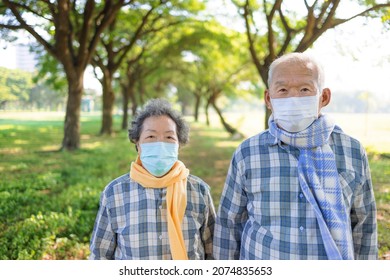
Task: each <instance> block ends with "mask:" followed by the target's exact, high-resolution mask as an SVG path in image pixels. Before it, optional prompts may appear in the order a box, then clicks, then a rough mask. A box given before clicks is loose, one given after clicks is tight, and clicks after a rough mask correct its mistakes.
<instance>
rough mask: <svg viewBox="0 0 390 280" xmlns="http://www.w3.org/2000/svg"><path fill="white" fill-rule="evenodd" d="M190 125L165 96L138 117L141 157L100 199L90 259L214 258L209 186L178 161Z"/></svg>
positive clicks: (134, 133)
mask: <svg viewBox="0 0 390 280" xmlns="http://www.w3.org/2000/svg"><path fill="white" fill-rule="evenodd" d="M188 133H189V129H188V126H187V125H186V123H185V122H184V120H183V119H182V118H181V116H180V115H179V114H178V113H177V112H176V111H174V110H172V108H171V106H170V104H169V103H168V102H167V101H165V100H163V99H154V100H151V101H150V102H149V103H148V104H147V105H146V106H145V107H144V109H143V110H142V111H141V112H139V114H138V115H137V117H136V118H135V119H134V120H133V122H132V126H131V128H130V129H129V139H130V141H131V142H132V143H134V144H135V146H136V149H137V152H138V156H137V158H136V160H135V162H133V163H132V164H131V167H130V173H127V174H125V175H123V176H121V177H119V178H117V179H115V180H113V181H112V182H111V183H109V184H108V185H107V186H106V188H105V189H104V191H103V193H102V195H101V198H100V207H99V211H98V214H97V217H96V221H95V226H94V230H93V233H92V238H91V244H90V250H91V255H90V257H89V258H90V259H120V260H124V259H135V260H142V259H147V260H152V259H153V260H171V259H174V260H187V259H191V260H203V259H212V239H213V229H214V221H215V209H214V206H213V203H212V199H211V195H210V190H209V186H208V185H207V184H206V183H205V182H203V181H202V180H201V179H199V178H198V177H196V176H193V175H191V174H189V170H188V169H187V168H186V167H185V165H184V163H183V162H181V161H179V160H178V151H179V147H180V146H182V145H184V144H186V143H187V142H188Z"/></svg>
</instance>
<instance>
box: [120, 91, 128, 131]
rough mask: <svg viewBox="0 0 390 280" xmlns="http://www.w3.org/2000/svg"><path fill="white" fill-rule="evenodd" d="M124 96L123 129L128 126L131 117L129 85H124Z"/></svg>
mask: <svg viewBox="0 0 390 280" xmlns="http://www.w3.org/2000/svg"><path fill="white" fill-rule="evenodd" d="M122 97H123V101H122V102H123V104H122V108H123V116H122V126H121V128H122V130H126V129H127V127H128V119H129V114H128V110H129V94H128V86H123V87H122Z"/></svg>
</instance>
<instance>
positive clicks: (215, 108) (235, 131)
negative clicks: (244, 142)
mask: <svg viewBox="0 0 390 280" xmlns="http://www.w3.org/2000/svg"><path fill="white" fill-rule="evenodd" d="M211 105H212V106H213V108H214V110H215V111H216V112H217V114H218V116H219V119H220V121H221V123H222V125H223V127H224V128H225V130H226V131H227V132H229V133H230V134H231V135H234V134H236V133H237V130H236V129H235V128H233V127H232V126H231V125H229V124H228V123H227V122H226V121H225V118H224V117H223V115H222V112H221V110H220V109H219V108H218V106H217V104H215V101H212V102H211Z"/></svg>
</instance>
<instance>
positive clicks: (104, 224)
mask: <svg viewBox="0 0 390 280" xmlns="http://www.w3.org/2000/svg"><path fill="white" fill-rule="evenodd" d="M115 247H116V234H115V233H114V231H113V230H112V228H111V222H110V215H109V209H108V207H107V199H106V196H105V194H104V192H103V193H102V195H101V198H100V206H99V211H98V213H97V215H96V220H95V225H94V229H93V232H92V237H91V241H90V252H91V254H90V256H89V259H90V260H112V259H114V257H115V256H114V254H115Z"/></svg>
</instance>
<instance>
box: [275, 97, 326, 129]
mask: <svg viewBox="0 0 390 280" xmlns="http://www.w3.org/2000/svg"><path fill="white" fill-rule="evenodd" d="M319 98H320V95H319V94H316V95H313V96H304V97H288V98H275V99H273V98H271V104H272V115H273V118H274V120H275V123H276V124H277V125H278V126H279V127H280V128H282V129H284V130H286V131H288V132H299V131H302V130H304V129H306V128H308V127H309V126H310V125H311V124H312V123H313V122H314V121H315V120H316V119H317V118H318V107H319Z"/></svg>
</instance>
